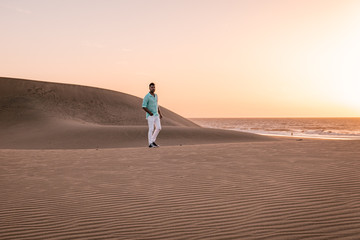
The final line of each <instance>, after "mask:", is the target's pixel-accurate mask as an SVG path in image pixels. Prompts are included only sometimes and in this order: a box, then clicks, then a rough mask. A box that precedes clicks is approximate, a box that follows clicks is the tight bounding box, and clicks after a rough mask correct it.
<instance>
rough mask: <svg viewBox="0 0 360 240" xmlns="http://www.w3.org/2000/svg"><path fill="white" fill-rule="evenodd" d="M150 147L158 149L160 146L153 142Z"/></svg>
mask: <svg viewBox="0 0 360 240" xmlns="http://www.w3.org/2000/svg"><path fill="white" fill-rule="evenodd" d="M152 145H154V146H155V147H160V146H159V145H157V144H156V143H155V142H153V143H152Z"/></svg>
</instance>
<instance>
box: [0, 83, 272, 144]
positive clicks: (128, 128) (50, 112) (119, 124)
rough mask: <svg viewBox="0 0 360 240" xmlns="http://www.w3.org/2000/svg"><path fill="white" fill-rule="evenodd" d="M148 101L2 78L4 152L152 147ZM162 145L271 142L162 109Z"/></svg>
mask: <svg viewBox="0 0 360 240" xmlns="http://www.w3.org/2000/svg"><path fill="white" fill-rule="evenodd" d="M141 103H142V99H140V98H138V97H135V96H131V95H128V94H124V93H120V92H115V91H110V90H105V89H98V88H92V87H85V86H78V85H70V84H59V83H49V82H39V81H31V80H22V79H12V78H0V130H1V132H2V134H1V137H0V148H3V149H4V148H11V149H14V148H15V149H16V148H18V149H76V148H117V147H140V146H147V121H146V119H145V113H144V111H143V110H142V109H141ZM161 109H162V110H161V111H162V113H163V115H164V118H163V120H162V125H163V130H162V132H161V134H160V136H159V144H160V145H163V146H166V145H180V144H181V145H186V144H201V143H219V142H238V141H267V140H271V139H270V138H267V137H263V136H257V135H254V134H247V133H237V132H231V131H224V130H214V129H205V128H200V127H199V126H198V125H196V124H195V123H193V122H191V121H190V120H188V119H185V118H183V117H181V116H179V115H178V114H176V113H174V112H172V111H170V110H168V109H166V108H163V107H162V108H161Z"/></svg>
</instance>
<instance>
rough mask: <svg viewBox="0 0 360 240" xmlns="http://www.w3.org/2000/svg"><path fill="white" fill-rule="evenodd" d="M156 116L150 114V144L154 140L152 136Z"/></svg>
mask: <svg viewBox="0 0 360 240" xmlns="http://www.w3.org/2000/svg"><path fill="white" fill-rule="evenodd" d="M154 118H155V117H154V116H149V117H148V119H147V120H148V125H149V132H148V140H149V145H150V144H151V143H152V142H153V141H152V136H153V132H154V120H155V119H154Z"/></svg>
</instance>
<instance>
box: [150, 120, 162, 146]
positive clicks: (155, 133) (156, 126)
mask: <svg viewBox="0 0 360 240" xmlns="http://www.w3.org/2000/svg"><path fill="white" fill-rule="evenodd" d="M154 124H155V131H154V134H153V135H152V136H151V140H152V143H153V142H155V141H156V138H157V136H158V134H159V132H160V130H161V123H160V117H159V116H154ZM154 124H153V126H154Z"/></svg>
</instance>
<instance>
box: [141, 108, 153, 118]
mask: <svg viewBox="0 0 360 240" xmlns="http://www.w3.org/2000/svg"><path fill="white" fill-rule="evenodd" d="M143 109H144V111H145V112H147V113H148V114H150V116H152V115H154V114H153V113H152V112H151V111H150V110H149V109H148V108H147V107H143Z"/></svg>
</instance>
